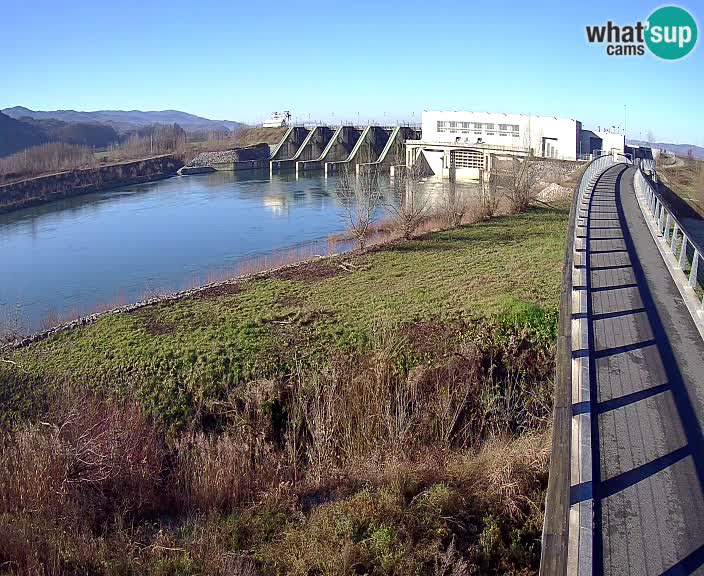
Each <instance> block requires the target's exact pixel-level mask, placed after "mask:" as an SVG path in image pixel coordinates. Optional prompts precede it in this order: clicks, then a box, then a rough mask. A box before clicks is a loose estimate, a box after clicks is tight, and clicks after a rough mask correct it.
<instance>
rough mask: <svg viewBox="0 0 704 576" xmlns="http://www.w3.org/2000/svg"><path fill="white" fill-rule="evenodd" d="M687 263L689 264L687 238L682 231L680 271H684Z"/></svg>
mask: <svg viewBox="0 0 704 576" xmlns="http://www.w3.org/2000/svg"><path fill="white" fill-rule="evenodd" d="M686 263H687V236H685V233H684V231H682V248H681V250H680V259H679V267H680V270H684V267H685V264H686Z"/></svg>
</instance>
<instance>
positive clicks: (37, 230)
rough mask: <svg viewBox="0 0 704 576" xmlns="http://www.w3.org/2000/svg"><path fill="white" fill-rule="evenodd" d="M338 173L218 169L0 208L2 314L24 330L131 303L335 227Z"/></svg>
mask: <svg viewBox="0 0 704 576" xmlns="http://www.w3.org/2000/svg"><path fill="white" fill-rule="evenodd" d="M335 187H336V179H335V178H334V177H330V178H327V179H326V178H325V177H324V176H322V175H319V174H316V175H313V176H305V177H301V178H299V179H296V177H295V175H293V174H282V175H274V176H273V177H272V178H271V179H270V178H269V174H268V172H267V173H252V172H248V173H244V175H243V173H239V174H235V173H231V172H216V173H212V174H203V175H198V176H186V177H173V178H169V179H167V180H162V181H159V182H153V183H149V184H140V185H135V186H124V187H121V188H117V189H113V190H109V191H104V192H98V193H94V194H88V195H85V196H79V197H76V198H70V199H66V200H61V201H56V202H51V203H49V204H44V205H41V206H37V207H34V208H29V209H25V210H21V211H17V212H11V213H9V214H0V255H1V257H2V263H3V266H2V271H1V272H0V274H2V277H1V279H0V318H2V317H3V316H4V317H5V319H7V317H8V316H12V315H13V314H14V311H15V309H16V306H17V304H19V305H20V309H21V313H22V316H23V319H24V327H25V328H26V329H28V330H36V329H38V328H39V327H40V326H41V325H42V324H43V323H47V322H49V323H50V322H51V321H52V320H58V319H59V318H66V317H69V316H78V315H82V314H87V313H89V312H91V311H93V310H95V309H96V308H98V307H108V306H114V305H119V304H123V303H129V302H135V301H137V300H139V299H140V298H143V297H144V296H145V295H149V294H150V293H154V292H156V291H175V290H180V289H183V288H186V287H189V286H192V285H194V284H200V283H204V282H206V281H207V280H208V279H212V278H213V276H214V272H215V275H217V272H218V271H219V272H220V273H221V275H222V274H223V273H225V272H226V271H228V270H235V269H237V265H238V263H241V262H242V261H243V260H245V261H246V260H248V259H252V258H253V257H260V256H263V255H266V254H267V253H272V252H275V251H279V250H281V249H284V248H289V247H295V246H300V245H302V244H303V245H306V244H307V243H311V242H315V241H321V242H320V246H321V250H323V249H324V248H322V247H324V242H323V241H324V240H325V239H326V238H327V237H328V236H330V235H331V234H333V233H336V232H340V231H341V230H343V229H344V223H343V220H342V214H343V209H342V207H341V205H340V203H339V202H338V200H337V198H336V193H335Z"/></svg>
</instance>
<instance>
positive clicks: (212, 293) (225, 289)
mask: <svg viewBox="0 0 704 576" xmlns="http://www.w3.org/2000/svg"><path fill="white" fill-rule="evenodd" d="M243 290H244V287H243V286H242V284H241V283H237V284H218V285H216V286H210V287H209V288H205V289H203V290H199V291H198V292H196V293H195V294H193V298H195V299H197V300H203V299H205V298H216V297H218V296H233V295H234V294H239V293H240V292H242V291H243Z"/></svg>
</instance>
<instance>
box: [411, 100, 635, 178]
mask: <svg viewBox="0 0 704 576" xmlns="http://www.w3.org/2000/svg"><path fill="white" fill-rule="evenodd" d="M421 127H422V137H421V139H420V140H415V141H413V140H410V141H407V142H406V164H407V165H412V164H414V163H415V162H417V161H419V160H420V161H425V162H426V163H427V165H428V168H429V169H430V170H431V171H432V172H433V173H434V174H436V175H439V176H443V177H447V176H448V175H449V171H450V169H451V168H453V169H455V171H456V174H457V175H464V176H469V177H478V176H479V170H480V169H488V168H489V163H490V159H491V156H492V155H506V156H512V155H518V156H527V155H531V156H537V157H540V158H553V159H560V160H587V159H589V158H590V157H591V156H592V155H594V154H597V153H601V152H602V151H611V150H613V149H616V150H617V151H619V152H623V151H624V146H625V137H624V135H623V134H617V133H611V132H605V131H591V130H583V128H582V123H581V122H580V121H579V120H574V119H571V118H556V117H554V116H535V115H525V114H504V113H495V112H439V111H424V112H423V115H422V125H421Z"/></svg>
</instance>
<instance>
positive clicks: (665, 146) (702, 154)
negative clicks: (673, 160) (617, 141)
mask: <svg viewBox="0 0 704 576" xmlns="http://www.w3.org/2000/svg"><path fill="white" fill-rule="evenodd" d="M628 143H629V144H633V145H636V146H651V147H652V148H660V149H662V150H667V151H668V152H671V153H672V154H675V155H677V156H687V154H688V153H689V151H690V150H691V151H692V154H693V155H694V157H695V158H697V159H699V160H704V148H702V147H701V146H695V145H694V144H672V143H670V142H644V141H643V140H629V141H628Z"/></svg>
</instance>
